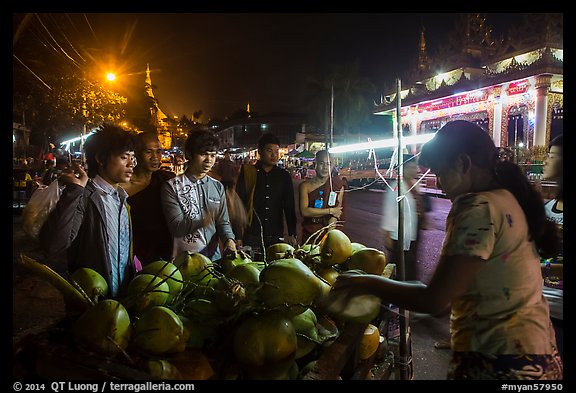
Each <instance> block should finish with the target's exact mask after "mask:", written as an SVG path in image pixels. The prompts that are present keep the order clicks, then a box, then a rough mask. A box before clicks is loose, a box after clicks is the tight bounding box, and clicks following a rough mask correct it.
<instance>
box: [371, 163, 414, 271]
mask: <svg viewBox="0 0 576 393" xmlns="http://www.w3.org/2000/svg"><path fill="white" fill-rule="evenodd" d="M403 157H404V164H403V165H404V168H403V173H404V179H403V181H402V182H401V184H402V189H401V195H406V198H405V199H404V222H403V225H402V226H403V230H404V234H403V236H404V241H403V244H402V247H399V246H398V210H399V207H398V201H397V200H396V198H397V197H398V191H397V187H398V182H397V181H395V180H392V181H390V182H389V185H390V187H391V188H392V190H390V189H387V190H386V192H385V193H384V201H383V204H382V209H383V212H382V216H383V219H382V224H381V225H382V232H383V235H384V247H385V248H386V251H387V255H388V262H389V263H394V264H396V266H397V267H399V266H400V265H399V264H398V261H399V260H400V254H399V253H400V252H403V253H404V280H406V281H415V280H419V278H420V277H419V274H418V245H419V243H418V233H419V230H420V228H422V227H423V224H424V215H425V208H424V203H423V202H424V199H423V195H422V192H421V190H420V187H419V185H418V184H417V183H416V182H417V180H418V162H417V158H416V157H414V156H413V155H409V154H405V155H404V156H403Z"/></svg>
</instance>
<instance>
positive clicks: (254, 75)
mask: <svg viewBox="0 0 576 393" xmlns="http://www.w3.org/2000/svg"><path fill="white" fill-rule="evenodd" d="M55 15H57V14H38V16H39V18H40V20H42V21H43V24H44V26H46V28H47V29H48V30H51V34H52V35H53V36H54V37H64V36H65V37H66V39H64V38H60V42H61V45H62V47H63V48H64V49H65V50H67V52H68V53H70V55H71V56H72V57H74V54H73V52H74V50H72V47H75V48H77V47H84V48H89V51H90V52H91V53H93V54H94V58H95V59H96V61H97V62H98V63H100V62H102V63H104V62H106V63H107V62H113V63H114V65H113V67H115V68H116V69H117V70H119V76H120V79H119V80H118V85H119V86H121V87H122V88H123V89H129V88H130V89H133V88H141V87H142V85H143V83H144V77H145V70H146V64H147V63H148V64H150V69H151V73H152V83H153V85H154V87H155V90H154V94H155V96H156V98H157V99H158V101H159V104H160V107H161V109H162V110H163V111H164V112H165V113H166V114H167V115H171V116H173V115H178V116H181V115H183V114H186V115H188V116H189V117H191V114H192V113H193V112H195V111H198V110H202V111H203V117H202V118H201V120H202V121H207V120H208V119H210V118H223V117H225V116H226V115H230V114H232V113H233V112H235V111H236V110H238V109H243V108H245V107H246V103H247V102H248V101H250V105H251V110H252V111H253V112H258V113H269V112H299V113H303V112H305V105H304V104H305V102H304V101H305V99H306V80H307V77H309V76H310V77H318V76H322V75H323V74H326V73H327V72H328V70H329V68H328V67H329V65H330V64H344V63H351V62H352V61H354V60H357V61H359V66H360V73H361V76H365V77H367V78H369V79H370V80H371V81H372V83H373V84H374V85H375V86H376V88H377V91H378V93H377V95H378V96H379V95H380V93H382V90H383V87H384V86H385V85H386V84H387V85H389V86H390V85H392V84H393V82H394V79H395V78H396V76H398V75H399V74H401V73H402V72H403V70H405V69H406V68H407V67H408V66H410V65H411V64H412V63H413V62H414V61H415V58H416V57H417V55H418V44H419V35H420V28H421V25H422V24H424V26H425V29H426V40H427V45H428V50H429V51H434V50H435V48H436V47H437V46H438V45H440V43H441V40H445V39H446V38H447V34H448V33H449V32H450V31H452V30H453V28H454V20H455V18H456V16H457V14H440V13H437V14H433V13H425V14H416V13H413V14H402V13H391V14H383V13H364V14H350V13H333V14H321V13H310V14H306V13H275V14H266V13H229V14H226V13H180V14H159V13H147V14H137V13H120V14H69V15H67V16H66V18H65V19H64V20H65V21H69V23H67V22H64V23H62V22H61V23H59V24H58V27H56V24H51V21H53V20H55V19H56V18H54V16H55ZM84 15H85V16H86V18H85V17H84ZM58 16H60V17H62V16H63V14H59V15H58ZM486 16H487V22H488V24H490V25H492V26H493V27H494V30H495V33H499V32H500V31H503V29H504V28H505V26H506V23H507V21H517V20H519V17H518V15H517V14H487V15H486ZM87 21H88V22H89V24H88V23H87ZM30 23H31V24H35V25H38V24H39V20H38V18H32V19H31V22H30ZM508 23H511V22H508ZM28 28H30V26H28ZM63 32H65V35H64V34H62V33H63ZM22 37H25V35H23V36H22ZM28 39H29V38H28ZM67 41H69V43H68V42H67ZM16 45H18V43H17V44H16ZM51 53H52V52H48V53H47V54H46V55H47V56H50V55H55V54H54V53H52V54H51ZM41 55H43V54H41ZM119 89H120V87H119ZM126 95H127V96H129V94H126Z"/></svg>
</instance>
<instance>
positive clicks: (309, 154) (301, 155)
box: [296, 149, 315, 159]
mask: <svg viewBox="0 0 576 393" xmlns="http://www.w3.org/2000/svg"><path fill="white" fill-rule="evenodd" d="M296 157H298V158H312V159H313V158H314V157H315V154H314V153H312V152H311V151H309V150H306V149H304V150H302V152H301V153H298V154H296Z"/></svg>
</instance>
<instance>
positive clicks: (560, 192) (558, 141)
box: [548, 134, 564, 201]
mask: <svg viewBox="0 0 576 393" xmlns="http://www.w3.org/2000/svg"><path fill="white" fill-rule="evenodd" d="M552 146H557V147H559V148H560V150H561V151H562V157H564V134H562V135H558V136H557V137H556V138H554V139H552V140H551V141H550V143H549V144H548V151H550V149H551V148H552ZM556 183H557V186H558V189H557V191H556V199H558V200H560V201H562V200H564V173H562V176H560V179H558V180H556Z"/></svg>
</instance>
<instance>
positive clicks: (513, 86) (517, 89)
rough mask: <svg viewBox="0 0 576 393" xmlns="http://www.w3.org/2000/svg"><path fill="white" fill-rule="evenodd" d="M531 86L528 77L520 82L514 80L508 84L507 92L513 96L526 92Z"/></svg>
mask: <svg viewBox="0 0 576 393" xmlns="http://www.w3.org/2000/svg"><path fill="white" fill-rule="evenodd" d="M529 87H530V82H528V79H524V80H523V81H518V82H512V83H510V84H509V85H508V88H507V89H506V93H508V95H509V96H513V95H516V94H524V93H526V91H528V88H529Z"/></svg>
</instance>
